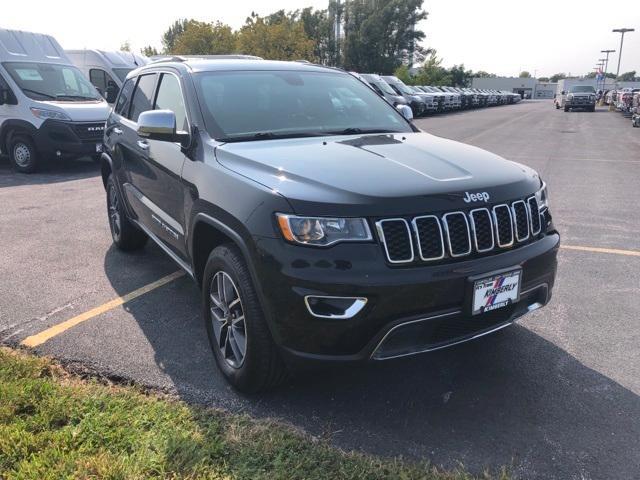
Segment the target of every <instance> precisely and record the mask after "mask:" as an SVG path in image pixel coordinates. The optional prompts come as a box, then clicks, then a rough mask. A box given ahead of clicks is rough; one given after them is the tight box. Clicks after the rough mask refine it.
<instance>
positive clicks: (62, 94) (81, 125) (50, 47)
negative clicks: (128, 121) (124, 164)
mask: <svg viewBox="0 0 640 480" xmlns="http://www.w3.org/2000/svg"><path fill="white" fill-rule="evenodd" d="M109 110H110V108H109V105H108V104H107V102H105V101H104V99H103V98H102V96H101V95H100V94H99V93H98V91H97V90H96V89H95V87H94V86H93V85H91V83H90V82H89V81H88V80H87V79H86V78H85V76H84V75H83V74H82V73H81V72H80V70H78V68H76V67H75V66H74V65H73V64H72V63H71V60H69V58H68V57H67V56H66V55H65V53H64V50H63V49H62V47H61V46H60V44H59V43H58V42H57V41H56V39H55V38H53V37H51V36H49V35H43V34H38V33H30V32H22V31H18V30H3V29H0V151H1V152H2V153H6V154H8V155H9V159H10V161H11V163H12V164H13V166H14V168H15V169H16V170H17V171H19V172H24V173H30V172H34V171H35V170H36V169H37V167H38V165H39V163H40V162H41V161H42V160H44V159H45V158H47V157H62V156H77V157H79V156H86V155H90V156H92V157H94V158H98V157H99V155H100V152H101V151H102V136H103V132H104V125H105V122H106V119H107V116H108V115H109Z"/></svg>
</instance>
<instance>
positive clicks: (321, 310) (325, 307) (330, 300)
mask: <svg viewBox="0 0 640 480" xmlns="http://www.w3.org/2000/svg"><path fill="white" fill-rule="evenodd" d="M304 303H305V305H306V306H307V310H309V313H311V315H313V316H314V317H318V318H333V319H337V320H340V319H347V318H352V317H355V316H356V315H357V314H358V313H359V312H360V310H362V309H363V308H364V306H365V305H366V304H367V299H366V298H364V297H330V296H322V295H307V296H306V297H304Z"/></svg>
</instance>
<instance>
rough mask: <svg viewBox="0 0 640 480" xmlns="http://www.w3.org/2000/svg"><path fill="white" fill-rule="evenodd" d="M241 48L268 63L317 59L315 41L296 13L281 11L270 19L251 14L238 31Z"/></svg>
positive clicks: (243, 51) (269, 17)
mask: <svg viewBox="0 0 640 480" xmlns="http://www.w3.org/2000/svg"><path fill="white" fill-rule="evenodd" d="M238 48H239V50H240V51H242V53H246V54H250V55H257V56H259V57H263V58H265V59H269V60H303V59H305V60H306V59H309V60H313V59H314V42H313V40H311V39H310V38H309V37H308V36H307V34H306V33H305V30H304V25H303V23H302V22H301V21H300V20H298V19H297V18H296V14H295V12H294V13H293V14H286V13H284V11H279V12H276V13H275V14H272V15H269V16H268V17H260V16H259V15H257V14H255V13H252V14H251V16H250V17H248V18H247V20H246V22H245V24H244V26H243V27H242V28H241V29H240V31H239V32H238Z"/></svg>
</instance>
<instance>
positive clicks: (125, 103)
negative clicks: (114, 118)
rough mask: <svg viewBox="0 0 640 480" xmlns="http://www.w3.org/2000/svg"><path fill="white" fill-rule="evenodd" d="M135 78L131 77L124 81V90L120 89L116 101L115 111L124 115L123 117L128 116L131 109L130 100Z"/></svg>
mask: <svg viewBox="0 0 640 480" xmlns="http://www.w3.org/2000/svg"><path fill="white" fill-rule="evenodd" d="M134 80H135V79H132V78H130V79H129V80H127V81H126V82H125V83H124V85H123V86H122V90H121V91H120V96H119V97H118V101H117V102H116V108H115V111H116V113H117V114H118V115H122V116H123V117H126V116H127V113H128V110H129V100H130V99H131V94H132V93H133V85H134Z"/></svg>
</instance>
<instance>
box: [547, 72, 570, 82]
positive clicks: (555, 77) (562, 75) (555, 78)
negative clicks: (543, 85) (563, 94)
mask: <svg viewBox="0 0 640 480" xmlns="http://www.w3.org/2000/svg"><path fill="white" fill-rule="evenodd" d="M563 78H567V75H566V74H565V73H555V74H553V75H551V79H550V80H551V81H552V82H553V83H556V82H557V81H558V80H562V79H563Z"/></svg>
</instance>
